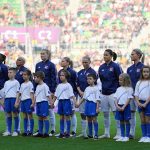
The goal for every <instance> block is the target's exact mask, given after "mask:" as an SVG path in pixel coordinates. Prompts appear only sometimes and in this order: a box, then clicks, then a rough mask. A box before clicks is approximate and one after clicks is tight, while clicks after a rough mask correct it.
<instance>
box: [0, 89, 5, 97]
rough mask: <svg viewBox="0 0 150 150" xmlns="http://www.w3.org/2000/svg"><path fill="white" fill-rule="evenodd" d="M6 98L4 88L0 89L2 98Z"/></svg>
mask: <svg viewBox="0 0 150 150" xmlns="http://www.w3.org/2000/svg"><path fill="white" fill-rule="evenodd" d="M1 98H4V88H3V89H1V90H0V99H1Z"/></svg>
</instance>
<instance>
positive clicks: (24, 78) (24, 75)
mask: <svg viewBox="0 0 150 150" xmlns="http://www.w3.org/2000/svg"><path fill="white" fill-rule="evenodd" d="M22 77H23V80H28V79H29V76H28V75H27V73H26V72H23V74H22Z"/></svg>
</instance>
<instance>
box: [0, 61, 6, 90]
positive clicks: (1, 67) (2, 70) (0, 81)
mask: <svg viewBox="0 0 150 150" xmlns="http://www.w3.org/2000/svg"><path fill="white" fill-rule="evenodd" d="M7 80H8V67H7V66H6V65H5V64H3V63H0V90H1V89H2V88H3V87H4V84H5V82H6V81H7Z"/></svg>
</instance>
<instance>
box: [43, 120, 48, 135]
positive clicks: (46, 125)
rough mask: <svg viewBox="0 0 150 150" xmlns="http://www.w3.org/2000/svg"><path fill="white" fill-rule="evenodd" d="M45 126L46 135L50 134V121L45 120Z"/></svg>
mask: <svg viewBox="0 0 150 150" xmlns="http://www.w3.org/2000/svg"><path fill="white" fill-rule="evenodd" d="M44 125H45V134H48V132H49V120H44Z"/></svg>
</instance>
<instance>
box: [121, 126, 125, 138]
mask: <svg viewBox="0 0 150 150" xmlns="http://www.w3.org/2000/svg"><path fill="white" fill-rule="evenodd" d="M120 129H121V136H122V137H125V124H124V123H120Z"/></svg>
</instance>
